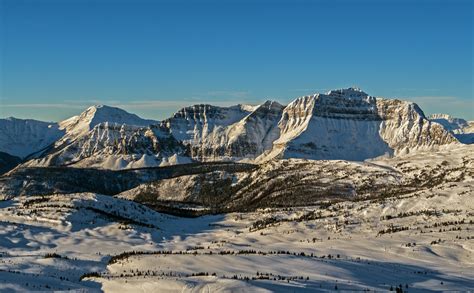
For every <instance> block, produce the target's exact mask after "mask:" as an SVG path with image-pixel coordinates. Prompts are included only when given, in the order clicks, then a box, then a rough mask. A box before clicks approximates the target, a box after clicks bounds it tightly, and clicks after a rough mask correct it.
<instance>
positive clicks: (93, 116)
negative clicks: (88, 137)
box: [59, 105, 159, 138]
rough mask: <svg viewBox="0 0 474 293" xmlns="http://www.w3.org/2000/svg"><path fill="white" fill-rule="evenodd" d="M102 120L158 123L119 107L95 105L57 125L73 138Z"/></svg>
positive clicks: (116, 122) (121, 122)
mask: <svg viewBox="0 0 474 293" xmlns="http://www.w3.org/2000/svg"><path fill="white" fill-rule="evenodd" d="M104 122H108V123H110V124H126V125H130V126H148V125H151V124H158V123H159V122H158V121H155V120H148V119H142V118H140V117H138V116H137V115H135V114H131V113H128V112H127V111H124V110H122V109H119V108H115V107H110V106H105V105H96V106H91V107H89V108H87V109H86V110H85V111H84V112H82V113H81V114H80V115H78V116H73V117H71V118H69V119H66V120H64V121H61V122H59V126H60V128H61V129H64V130H65V132H66V133H67V137H68V138H75V137H77V136H81V135H85V134H87V133H88V132H89V131H91V130H92V129H93V128H94V127H95V126H96V125H98V124H101V123H104Z"/></svg>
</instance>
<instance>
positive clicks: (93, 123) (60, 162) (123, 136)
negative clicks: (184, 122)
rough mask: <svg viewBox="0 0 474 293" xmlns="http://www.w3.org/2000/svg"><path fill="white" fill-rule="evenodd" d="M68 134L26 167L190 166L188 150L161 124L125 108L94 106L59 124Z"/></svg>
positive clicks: (113, 167)
mask: <svg viewBox="0 0 474 293" xmlns="http://www.w3.org/2000/svg"><path fill="white" fill-rule="evenodd" d="M59 127H60V129H62V130H64V131H65V135H64V136H63V137H62V138H61V139H59V140H57V141H56V142H55V143H54V147H51V148H50V149H49V150H48V151H47V152H46V153H45V154H44V155H42V156H40V157H37V158H35V159H33V160H30V161H29V162H27V163H26V164H25V166H30V167H31V166H64V165H69V166H74V167H96V168H105V169H114V170H115V169H125V168H139V167H151V166H159V165H163V164H165V165H166V164H176V163H188V162H190V160H189V159H188V158H183V156H184V154H185V152H186V149H185V148H184V147H183V146H182V145H181V144H180V143H179V142H177V141H176V140H175V139H174V138H173V137H171V136H170V135H169V131H168V129H163V128H162V127H160V126H159V122H158V121H154V120H147V119H142V118H140V117H138V116H137V115H135V114H131V113H128V112H126V111H124V110H122V109H119V108H114V107H109V106H103V105H98V106H92V107H89V108H88V109H86V110H85V111H84V112H82V113H81V114H80V115H78V116H74V117H71V118H69V119H67V120H64V121H61V122H59Z"/></svg>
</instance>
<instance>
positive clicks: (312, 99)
mask: <svg viewBox="0 0 474 293" xmlns="http://www.w3.org/2000/svg"><path fill="white" fill-rule="evenodd" d="M438 118H439V117H438ZM55 127H56V128H54V127H53V130H54V129H56V130H55V131H57V132H54V131H53V133H59V134H58V136H61V135H62V137H61V138H60V139H58V138H57V137H55V138H54V139H57V140H52V141H49V140H48V142H49V145H50V146H49V148H47V149H46V150H43V151H42V153H41V154H39V155H36V157H35V159H33V160H31V161H29V162H27V163H26V165H28V166H62V165H71V166H76V167H98V168H106V169H123V168H134V167H147V166H159V165H167V164H179V163H184V162H191V161H201V162H206V161H241V160H246V161H255V162H265V161H268V160H271V159H275V158H304V159H316V160H320V159H331V160H332V159H340V160H353V161H362V160H365V159H370V158H375V157H379V156H394V155H395V156H396V155H403V154H407V153H411V152H414V151H417V150H429V149H435V148H438V147H440V146H444V145H449V144H456V143H459V142H458V141H457V139H456V138H455V135H457V134H456V132H455V131H458V130H450V129H446V128H445V127H443V125H441V124H439V123H436V122H434V120H433V121H431V120H429V119H427V118H426V117H425V115H424V114H423V111H422V110H421V109H420V108H419V107H418V106H417V105H416V104H414V103H411V102H406V101H400V100H390V99H383V98H376V97H373V96H369V95H368V94H366V93H365V92H363V91H361V90H360V89H355V88H349V89H341V90H333V91H330V92H328V93H326V94H315V95H310V96H304V97H300V98H297V99H295V100H294V101H293V102H291V103H290V104H289V105H288V106H286V107H285V106H282V105H280V104H279V103H277V102H274V101H266V102H265V103H263V104H261V105H258V106H248V105H236V106H231V107H217V106H212V105H194V106H190V107H185V108H183V109H181V110H179V111H178V112H177V113H176V114H174V116H173V117H171V118H169V119H166V120H164V121H161V122H158V121H153V120H146V119H141V118H140V117H138V116H136V115H133V114H130V113H127V112H125V111H123V110H121V109H117V108H112V107H107V106H94V107H90V108H88V109H87V110H86V111H84V112H83V113H82V114H80V115H78V116H74V117H72V118H70V119H67V120H65V121H62V122H60V123H59V124H56V126H55ZM458 134H459V133H458ZM39 135H40V136H41V134H39ZM46 146H47V145H45V147H46Z"/></svg>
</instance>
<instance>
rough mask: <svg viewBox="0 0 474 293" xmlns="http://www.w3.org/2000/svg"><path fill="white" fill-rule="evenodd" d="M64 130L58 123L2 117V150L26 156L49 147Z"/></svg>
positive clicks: (0, 123) (0, 149)
mask: <svg viewBox="0 0 474 293" xmlns="http://www.w3.org/2000/svg"><path fill="white" fill-rule="evenodd" d="M63 134H64V131H62V130H60V129H59V126H58V124H57V123H48V122H42V121H37V120H31V119H16V118H12V117H10V118H6V119H0V152H5V153H7V154H10V155H12V156H16V157H20V158H25V157H27V156H28V155H31V154H33V153H36V152H39V151H41V150H43V149H44V148H46V147H48V146H49V145H51V144H52V143H54V142H55V141H56V140H58V139H59V138H60V137H61V136H63Z"/></svg>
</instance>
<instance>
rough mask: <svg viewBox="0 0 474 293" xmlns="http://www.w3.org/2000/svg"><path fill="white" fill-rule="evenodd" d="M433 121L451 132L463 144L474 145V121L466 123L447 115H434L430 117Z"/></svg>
mask: <svg viewBox="0 0 474 293" xmlns="http://www.w3.org/2000/svg"><path fill="white" fill-rule="evenodd" d="M429 119H430V120H431V121H434V122H437V123H439V124H441V125H443V127H444V128H445V129H447V130H449V131H452V133H453V134H454V136H455V137H456V138H457V139H458V140H459V141H460V142H462V143H466V144H472V143H474V121H466V120H464V119H462V118H455V117H452V116H450V115H447V114H433V115H430V116H429Z"/></svg>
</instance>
